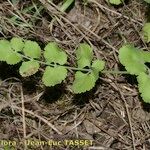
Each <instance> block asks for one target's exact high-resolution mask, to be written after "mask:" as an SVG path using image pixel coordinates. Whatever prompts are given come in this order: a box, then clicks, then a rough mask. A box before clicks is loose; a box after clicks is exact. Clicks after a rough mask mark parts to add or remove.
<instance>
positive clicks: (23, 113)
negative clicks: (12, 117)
mask: <svg viewBox="0 0 150 150" xmlns="http://www.w3.org/2000/svg"><path fill="white" fill-rule="evenodd" d="M20 90H21V102H22V123H23V136H24V139H26V136H27V134H26V133H27V132H26V121H25V106H24V95H23V89H22V86H21V89H20ZM24 146H25V150H26V149H27V145H26V144H25V145H24Z"/></svg>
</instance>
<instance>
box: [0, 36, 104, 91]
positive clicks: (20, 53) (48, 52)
mask: <svg viewBox="0 0 150 150" xmlns="http://www.w3.org/2000/svg"><path fill="white" fill-rule="evenodd" d="M0 54H1V55H0V61H6V63H7V64H9V65H14V64H17V63H19V62H22V64H21V66H20V68H19V73H20V75H21V76H23V77H28V76H31V75H33V74H35V73H36V72H37V71H38V70H39V68H40V65H41V64H42V65H45V70H44V73H43V77H42V81H43V83H44V84H45V85H46V86H55V85H56V84H60V83H61V82H62V81H63V80H64V79H65V78H66V77H67V72H68V70H70V69H72V70H75V71H77V72H76V73H75V80H74V82H73V85H72V90H73V91H74V93H82V92H86V91H89V90H90V89H92V88H93V87H94V86H95V82H96V81H97V79H98V77H99V72H100V71H102V70H103V69H104V62H103V61H102V60H98V59H97V60H94V61H92V60H93V51H92V48H91V47H90V46H89V45H88V44H86V43H82V44H80V45H79V47H78V48H77V50H76V56H77V65H78V67H77V68H76V67H69V66H67V65H65V64H66V63H67V54H66V53H65V51H63V50H62V49H61V48H60V47H59V46H58V45H57V43H55V42H49V43H48V44H47V45H46V46H45V48H44V52H43V51H42V50H41V48H40V46H39V45H38V43H37V42H34V41H30V40H22V39H21V38H16V37H14V38H12V39H11V40H10V41H8V40H0ZM42 54H43V56H44V58H45V61H41V59H42V57H41V56H42ZM86 67H88V69H86Z"/></svg>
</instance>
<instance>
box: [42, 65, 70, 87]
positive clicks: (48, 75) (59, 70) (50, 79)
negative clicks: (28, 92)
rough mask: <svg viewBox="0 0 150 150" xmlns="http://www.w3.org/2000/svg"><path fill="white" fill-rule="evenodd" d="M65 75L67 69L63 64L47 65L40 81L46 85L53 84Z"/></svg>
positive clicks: (58, 82)
mask: <svg viewBox="0 0 150 150" xmlns="http://www.w3.org/2000/svg"><path fill="white" fill-rule="evenodd" d="M66 76H67V69H66V68H65V67H64V66H56V67H50V66H47V67H46V69H45V71H44V74H43V77H42V81H43V83H44V84H45V85H46V86H55V85H56V84H60V83H61V82H62V81H63V80H64V79H65V78H66Z"/></svg>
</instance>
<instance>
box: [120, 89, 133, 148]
mask: <svg viewBox="0 0 150 150" xmlns="http://www.w3.org/2000/svg"><path fill="white" fill-rule="evenodd" d="M118 92H119V94H120V96H121V98H122V100H123V102H124V105H125V109H126V112H127V116H128V121H129V126H130V132H131V137H132V144H133V150H136V147H135V137H134V133H133V129H132V121H131V116H130V113H129V109H128V106H127V102H126V100H125V97H124V96H123V94H122V92H121V91H120V89H119V88H118Z"/></svg>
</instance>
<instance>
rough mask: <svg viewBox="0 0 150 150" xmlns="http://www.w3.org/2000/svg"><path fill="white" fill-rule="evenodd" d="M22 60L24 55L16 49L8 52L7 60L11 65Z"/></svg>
mask: <svg viewBox="0 0 150 150" xmlns="http://www.w3.org/2000/svg"><path fill="white" fill-rule="evenodd" d="M20 61H22V56H21V55H20V54H19V53H16V52H15V51H13V50H11V51H9V53H8V54H7V57H6V62H7V64H9V65H15V64H17V63H19V62H20Z"/></svg>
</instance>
